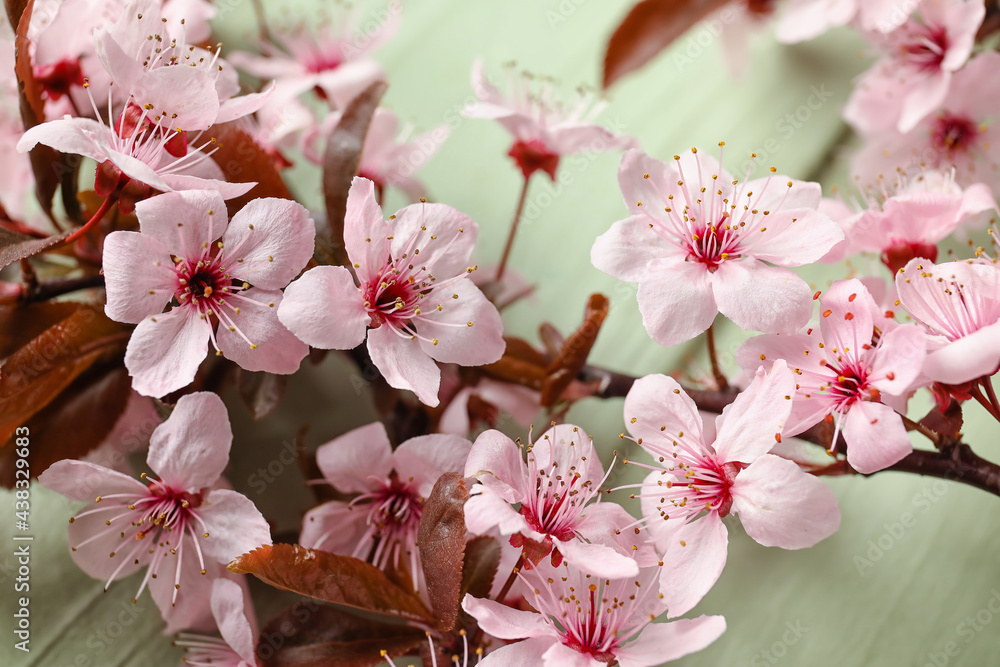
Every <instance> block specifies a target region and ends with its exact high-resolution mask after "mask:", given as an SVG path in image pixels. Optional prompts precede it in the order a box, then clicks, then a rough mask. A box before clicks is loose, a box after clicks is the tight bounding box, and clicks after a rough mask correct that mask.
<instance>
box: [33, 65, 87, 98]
mask: <svg viewBox="0 0 1000 667" xmlns="http://www.w3.org/2000/svg"><path fill="white" fill-rule="evenodd" d="M35 81H37V82H38V83H39V84H40V85H41V86H42V89H43V90H45V93H46V94H47V95H48V98H49V99H50V100H53V101H56V100H59V99H60V98H62V96H63V95H69V92H70V90H71V89H72V88H73V86H82V85H83V70H81V69H80V59H79V58H72V59H70V58H67V59H64V60H60V61H59V62H57V63H52V64H50V65H42V66H40V67H36V68H35Z"/></svg>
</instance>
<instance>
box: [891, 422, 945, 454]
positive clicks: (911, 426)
mask: <svg viewBox="0 0 1000 667" xmlns="http://www.w3.org/2000/svg"><path fill="white" fill-rule="evenodd" d="M899 416H900V417H902V418H903V424H905V425H906V430H907V431H916V432H917V433H919V434H921V435H922V436H924V437H925V438H927V439H928V440H930V441H931V442H932V443H934V446H935V447H938V448H940V447H941V438H940V437H939V436H938V434H937V433H935V432H934V431H932V430H930V429H929V428H927V427H926V426H924V425H923V424H920V423H918V422H915V421H913V420H912V419H910V418H909V417H907V416H905V415H899Z"/></svg>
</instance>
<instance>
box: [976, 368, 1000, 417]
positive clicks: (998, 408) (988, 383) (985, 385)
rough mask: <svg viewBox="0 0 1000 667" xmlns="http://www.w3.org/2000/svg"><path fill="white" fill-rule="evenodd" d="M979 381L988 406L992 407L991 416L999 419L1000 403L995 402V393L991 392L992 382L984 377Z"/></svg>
mask: <svg viewBox="0 0 1000 667" xmlns="http://www.w3.org/2000/svg"><path fill="white" fill-rule="evenodd" d="M979 381H980V382H982V383H983V389H985V390H986V397H987V398H988V399H989V400H990V405H992V406H993V414H994V415H996V417H997V419H1000V401H998V400H997V393H996V392H995V391H994V390H993V382H992V381H991V380H990V378H988V377H986V376H985V375H984V376H983V377H981V378H980V379H979Z"/></svg>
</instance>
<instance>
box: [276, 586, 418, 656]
mask: <svg viewBox="0 0 1000 667" xmlns="http://www.w3.org/2000/svg"><path fill="white" fill-rule="evenodd" d="M423 640H424V632H423V631H421V630H418V629H416V628H413V627H408V626H405V625H400V624H389V623H379V622H376V621H370V620H367V619H362V618H358V617H357V616H352V615H351V614H348V613H347V612H344V611H341V610H339V609H335V608H333V607H329V606H327V605H321V604H318V603H314V602H300V603H298V604H296V605H294V606H292V607H289V608H288V609H285V610H284V611H282V612H281V613H280V614H278V615H277V616H275V617H274V618H272V619H271V620H270V622H268V624H267V625H266V626H264V629H263V630H262V631H261V633H260V641H259V642H258V644H257V657H258V658H259V659H260V662H261V665H263V667H329V666H330V665H337V667H371V666H373V665H377V664H380V663H384V662H385V659H384V658H383V657H382V656H381V652H382V651H386V652H387V653H388V654H389V656H391V657H395V656H400V655H405V654H406V653H409V652H411V651H412V650H413V649H414V648H416V647H417V646H418V645H419V644H420V643H421V642H423Z"/></svg>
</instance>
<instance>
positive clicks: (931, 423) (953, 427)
mask: <svg viewBox="0 0 1000 667" xmlns="http://www.w3.org/2000/svg"><path fill="white" fill-rule="evenodd" d="M963 421H964V420H963V417H962V404H961V403H959V402H958V401H956V400H954V399H952V401H951V402H950V403H949V404H948V407H947V408H945V410H944V412H942V411H941V408H939V407H935V408H934V409H933V410H931V411H930V412H928V413H927V416H926V417H924V418H923V419H921V420H920V424H921V425H922V426H926V427H927V428H929V429H931V430H932V431H935V432H937V433H940V434H941V435H946V436H948V437H951V438H955V437H958V435H959V433H960V432H961V430H962V424H963Z"/></svg>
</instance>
